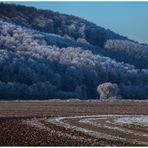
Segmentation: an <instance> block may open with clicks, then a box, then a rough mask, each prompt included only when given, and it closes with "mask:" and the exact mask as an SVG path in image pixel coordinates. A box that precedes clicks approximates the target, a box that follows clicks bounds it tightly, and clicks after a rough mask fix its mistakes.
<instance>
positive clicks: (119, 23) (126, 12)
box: [9, 2, 148, 43]
mask: <svg viewBox="0 0 148 148" xmlns="http://www.w3.org/2000/svg"><path fill="white" fill-rule="evenodd" d="M9 3H16V4H21V5H27V6H34V7H36V8H41V9H50V10H53V11H58V12H62V13H66V14H73V15H75V16H79V17H82V18H85V19H87V20H89V21H92V22H94V23H96V24H97V25H99V26H102V27H104V28H109V29H111V30H112V31H115V32H117V33H120V34H122V35H124V36H127V37H129V38H130V39H134V40H136V41H139V42H141V43H148V2H9Z"/></svg>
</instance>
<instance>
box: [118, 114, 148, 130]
mask: <svg viewBox="0 0 148 148" xmlns="http://www.w3.org/2000/svg"><path fill="white" fill-rule="evenodd" d="M115 122H116V123H122V124H135V125H141V126H146V127H148V116H135V117H120V118H118V119H115Z"/></svg>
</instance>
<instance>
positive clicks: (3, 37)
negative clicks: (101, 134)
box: [0, 3, 148, 99]
mask: <svg viewBox="0 0 148 148" xmlns="http://www.w3.org/2000/svg"><path fill="white" fill-rule="evenodd" d="M105 82H111V83H116V84H117V85H118V87H119V90H120V95H121V96H122V98H125V99H127V98H129V99H143V98H148V94H147V91H148V46H147V45H146V44H140V43H138V42H135V41H133V40H129V39H128V38H127V37H124V36H121V35H119V34H117V33H114V32H112V31H110V30H106V29H104V28H102V27H99V26H97V25H95V24H94V23H91V22H88V21H87V20H84V19H82V18H79V17H75V16H71V15H66V14H61V13H58V12H52V11H50V10H37V9H36V8H33V7H25V6H17V5H10V4H3V3H0V99H53V98H58V99H68V98H79V99H95V98H96V97H97V96H98V94H97V92H96V88H97V86H98V85H99V84H102V83H105Z"/></svg>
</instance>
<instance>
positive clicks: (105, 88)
mask: <svg viewBox="0 0 148 148" xmlns="http://www.w3.org/2000/svg"><path fill="white" fill-rule="evenodd" d="M97 92H98V93H99V94H100V100H113V99H117V98H120V95H119V88H118V85H117V84H115V83H114V84H113V83H110V82H106V83H103V84H100V85H99V86H98V87H97Z"/></svg>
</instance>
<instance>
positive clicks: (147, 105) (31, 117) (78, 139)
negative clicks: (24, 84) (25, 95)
mask: <svg viewBox="0 0 148 148" xmlns="http://www.w3.org/2000/svg"><path fill="white" fill-rule="evenodd" d="M100 115H102V116H103V115H115V116H117V115H127V117H129V115H133V116H135V115H136V116H137V115H139V116H141V115H145V116H144V119H145V117H147V115H148V102H131V101H127V102H95V101H91V102H88V101H59V102H58V101H51V102H49V101H29V102H25V101H22V102H21V101H20V102H17V101H11V102H4V101H3V102H0V145H1V146H107V145H112V146H114V145H117V146H139V145H147V143H144V142H147V140H148V139H147V131H148V127H145V126H141V125H135V124H118V123H116V122H115V119H116V120H118V118H119V117H117V118H110V117H109V118H106V117H105V119H101V118H102V117H101V118H100V117H99V116H100ZM74 116H82V117H81V118H75V117H74ZM87 116H89V117H87ZM95 116H96V117H95ZM139 116H137V118H138V117H139ZM58 117H59V118H58ZM62 117H69V119H65V118H62ZM73 117H74V118H73ZM94 117H95V119H94ZM56 119H57V120H56ZM49 120H50V121H54V120H56V121H58V122H59V123H58V122H57V123H58V124H57V123H55V122H49ZM85 121H89V122H88V123H84V122H85ZM121 121H122V120H121ZM123 121H124V120H123ZM71 126H75V127H78V128H71ZM81 128H83V129H85V130H84V131H89V130H91V131H93V132H94V131H95V132H99V133H101V134H100V135H97V136H96V135H95V134H94V135H93V134H89V133H88V132H84V131H83V130H77V129H81ZM110 128H114V129H110ZM122 130H126V131H125V132H123V131H122ZM93 132H92V133H93ZM104 134H107V136H106V137H104V136H103V135H104ZM108 135H109V136H108ZM111 136H112V137H114V138H110V137H111ZM117 137H121V138H117ZM123 137H125V138H126V137H127V139H130V138H131V139H134V140H138V141H140V142H136V141H135V142H133V141H132V140H131V141H129V140H123V139H122V138H123ZM141 141H142V142H141Z"/></svg>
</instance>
